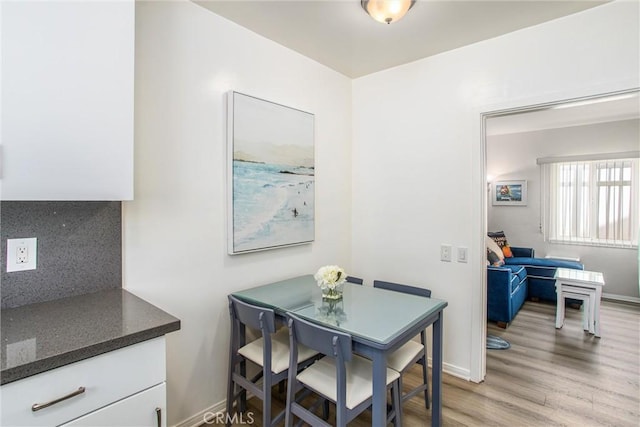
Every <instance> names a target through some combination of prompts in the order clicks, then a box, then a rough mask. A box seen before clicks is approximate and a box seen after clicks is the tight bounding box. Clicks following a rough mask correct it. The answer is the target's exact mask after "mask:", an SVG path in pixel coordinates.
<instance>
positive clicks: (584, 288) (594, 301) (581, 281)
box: [554, 268, 604, 337]
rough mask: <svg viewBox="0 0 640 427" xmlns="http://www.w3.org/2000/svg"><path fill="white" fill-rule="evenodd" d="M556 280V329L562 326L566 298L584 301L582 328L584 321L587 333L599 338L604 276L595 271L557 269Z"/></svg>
mask: <svg viewBox="0 0 640 427" xmlns="http://www.w3.org/2000/svg"><path fill="white" fill-rule="evenodd" d="M554 279H556V295H557V307H556V328H561V327H562V325H563V324H564V302H565V299H566V298H575V299H581V300H582V301H584V313H583V328H584V326H585V325H584V323H585V321H586V322H587V325H586V326H587V328H584V329H585V330H588V331H589V333H592V334H594V335H595V336H596V337H600V299H601V298H602V287H603V286H604V276H603V275H602V273H600V272H597V271H587V270H574V269H571V268H558V269H556V274H555V276H554Z"/></svg>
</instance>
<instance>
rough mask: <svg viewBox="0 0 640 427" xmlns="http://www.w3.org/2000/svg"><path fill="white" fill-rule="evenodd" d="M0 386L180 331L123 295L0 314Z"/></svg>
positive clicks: (135, 299) (143, 304)
mask: <svg viewBox="0 0 640 427" xmlns="http://www.w3.org/2000/svg"><path fill="white" fill-rule="evenodd" d="M1 314H2V319H1V322H2V323H1V325H2V328H1V329H2V331H1V339H2V346H1V353H0V361H1V367H2V372H1V373H0V384H7V383H10V382H12V381H17V380H20V379H22V378H26V377H29V376H31V375H35V374H39V373H41V372H45V371H48V370H51V369H54V368H58V367H60V366H64V365H68V364H70V363H74V362H77V361H80V360H83V359H87V358H89V357H93V356H97V355H99V354H102V353H106V352H108V351H112V350H117V349H119V348H122V347H126V346H128V345H132V344H136V343H139V342H142V341H146V340H149V339H152V338H156V337H159V336H161V335H164V334H167V333H169V332H173V331H177V330H179V329H180V320H178V319H176V318H175V317H173V316H171V315H170V314H168V313H166V312H164V311H162V310H161V309H159V308H158V307H156V306H154V305H152V304H149V303H148V302H146V301H144V300H142V299H140V298H138V297H137V296H135V295H133V294H132V293H130V292H127V291H126V290H124V289H112V290H108V291H101V292H95V293H90V294H85V295H80V296H75V297H70V298H62V299H58V300H54V301H48V302H43V303H37V304H29V305H24V306H22V307H16V308H8V309H2V311H1Z"/></svg>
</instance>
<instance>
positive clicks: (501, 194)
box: [491, 180, 527, 206]
mask: <svg viewBox="0 0 640 427" xmlns="http://www.w3.org/2000/svg"><path fill="white" fill-rule="evenodd" d="M491 200H492V204H493V205H494V206H526V205H527V181H526V180H512V181H494V182H493V184H492V185H491Z"/></svg>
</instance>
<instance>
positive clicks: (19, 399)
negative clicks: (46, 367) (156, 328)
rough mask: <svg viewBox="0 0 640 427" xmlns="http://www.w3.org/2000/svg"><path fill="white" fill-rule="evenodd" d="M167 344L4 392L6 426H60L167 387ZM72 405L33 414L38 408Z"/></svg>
mask: <svg viewBox="0 0 640 427" xmlns="http://www.w3.org/2000/svg"><path fill="white" fill-rule="evenodd" d="M165 376H166V374H165V339H164V337H159V338H155V339H153V340H149V341H145V342H142V343H139V344H135V345H131V346H129V347H124V348H122V349H119V350H114V351H111V352H109V353H104V354H101V355H99V356H95V357H92V358H90V359H86V360H82V361H80V362H76V363H73V364H71V365H67V366H63V367H60V368H57V369H53V370H51V371H48V372H44V373H42V374H38V375H34V376H32V377H28V378H25V379H23V380H20V381H16V382H13V383H10V384H6V385H4V386H2V388H1V389H0V391H1V399H2V402H1V403H2V418H1V421H2V422H1V423H0V424H1V425H3V426H5V425H6V426H50V425H51V426H52V425H59V424H62V423H65V422H68V421H71V420H73V419H75V418H78V417H80V416H82V415H85V414H87V413H89V412H92V411H95V410H96V409H98V408H102V407H104V406H107V405H109V404H111V403H113V402H115V401H118V400H120V399H123V398H125V397H128V396H131V395H133V394H136V393H138V392H140V391H142V390H145V389H148V388H150V387H152V386H155V385H157V384H160V383H163V382H164V381H165ZM80 387H84V392H83V393H80V394H78V395H76V396H74V397H71V398H69V399H67V400H63V401H61V402H59V403H56V404H54V405H51V406H49V407H46V408H44V409H41V410H38V411H33V410H32V405H34V404H43V403H47V402H51V401H53V400H56V399H59V398H61V397H62V396H65V395H68V394H70V393H72V392H75V391H77V390H78V389H79V388H80Z"/></svg>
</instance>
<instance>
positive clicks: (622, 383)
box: [249, 301, 640, 427]
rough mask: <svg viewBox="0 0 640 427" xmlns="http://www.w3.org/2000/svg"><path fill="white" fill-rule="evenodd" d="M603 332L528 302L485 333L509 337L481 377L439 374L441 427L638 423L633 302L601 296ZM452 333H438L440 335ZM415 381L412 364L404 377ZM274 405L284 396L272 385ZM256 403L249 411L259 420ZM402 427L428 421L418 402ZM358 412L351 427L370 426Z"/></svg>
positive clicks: (639, 326)
mask: <svg viewBox="0 0 640 427" xmlns="http://www.w3.org/2000/svg"><path fill="white" fill-rule="evenodd" d="M601 310H602V311H601V325H602V338H594V337H593V336H590V335H588V334H586V333H584V332H583V331H582V324H581V313H580V312H579V311H578V310H575V309H571V308H567V314H566V321H565V325H564V327H563V328H562V329H559V330H556V329H555V306H554V305H551V304H547V303H541V302H529V301H527V302H526V303H525V305H524V307H523V308H522V309H521V310H520V312H519V313H518V315H517V316H516V318H515V319H514V322H513V323H512V324H511V325H510V326H509V327H508V328H507V329H506V330H505V329H500V328H498V327H497V326H496V325H495V324H492V323H489V325H488V329H487V333H488V334H490V335H496V336H500V337H502V338H504V339H506V340H507V341H509V342H510V343H511V348H510V349H508V350H487V376H486V379H485V381H484V382H483V383H481V384H475V383H472V382H468V381H465V380H461V379H459V378H456V377H453V376H450V375H446V374H445V375H444V376H443V408H442V415H443V425H445V426H510V427H513V426H545V427H546V426H616V427H624V426H633V427H638V426H640V384H639V383H640V307H638V306H636V305H627V304H619V303H614V302H609V301H603V302H602V309H601ZM447 333H452V331H445V334H447ZM418 381H420V369H419V367H418V366H416V367H415V368H414V369H413V370H412V372H411V373H410V375H409V376H408V377H407V378H406V379H405V383H406V384H408V386H410V385H415V384H416V383H417V382H418ZM274 397H275V399H276V400H277V402H276V405H277V408H276V407H274V410H280V409H281V408H282V407H283V397H284V396H282V395H280V394H278V393H277V392H276V389H275V388H274ZM260 405H261V402H260V401H259V400H257V399H255V398H254V399H251V400H250V402H249V410H250V411H253V412H254V418H256V419H257V422H256V424H255V425H259V424H260V420H259V418H260V413H261V410H260ZM403 408H404V419H403V426H406V427H413V426H424V425H430V422H431V415H430V412H429V411H428V410H427V409H425V407H424V400H423V399H421V398H420V397H415V398H413V399H412V400H411V401H409V402H406V403H405V404H404V407H403ZM369 425H371V418H370V416H369V413H368V412H365V413H364V414H362V415H361V416H360V417H358V418H357V419H356V420H354V421H353V422H352V423H351V424H350V426H354V427H358V426H369Z"/></svg>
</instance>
